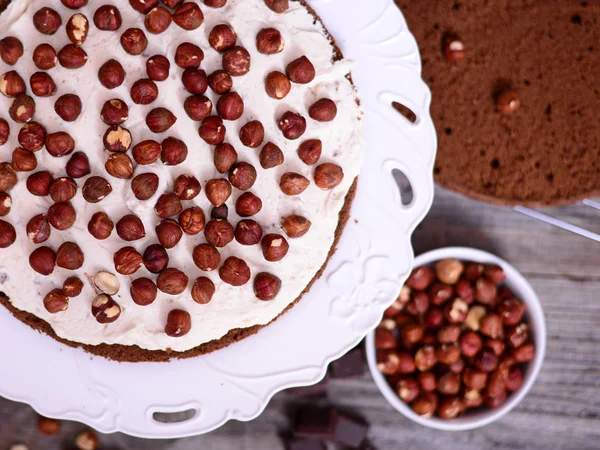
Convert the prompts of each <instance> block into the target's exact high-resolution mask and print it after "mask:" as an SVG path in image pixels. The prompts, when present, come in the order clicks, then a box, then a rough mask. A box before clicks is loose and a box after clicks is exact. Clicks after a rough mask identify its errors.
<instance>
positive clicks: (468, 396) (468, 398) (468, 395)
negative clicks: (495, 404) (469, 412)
mask: <svg viewBox="0 0 600 450" xmlns="http://www.w3.org/2000/svg"><path fill="white" fill-rule="evenodd" d="M462 400H463V403H464V405H465V408H477V407H479V406H481V404H482V403H483V396H482V395H481V393H480V392H479V391H477V390H475V389H471V390H468V391H466V392H465V393H464V395H463V399H462Z"/></svg>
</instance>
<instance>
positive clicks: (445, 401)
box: [437, 397, 465, 419]
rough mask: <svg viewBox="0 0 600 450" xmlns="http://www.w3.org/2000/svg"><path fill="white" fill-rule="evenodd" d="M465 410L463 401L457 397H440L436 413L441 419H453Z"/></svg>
mask: <svg viewBox="0 0 600 450" xmlns="http://www.w3.org/2000/svg"><path fill="white" fill-rule="evenodd" d="M464 410H465V405H464V403H463V401H462V400H461V399H460V398H458V397H445V398H442V400H441V401H440V404H439V406H438V410H437V412H438V415H439V416H440V417H441V418H442V419H454V418H455V417H457V416H459V415H460V414H461V413H462V412H463V411H464Z"/></svg>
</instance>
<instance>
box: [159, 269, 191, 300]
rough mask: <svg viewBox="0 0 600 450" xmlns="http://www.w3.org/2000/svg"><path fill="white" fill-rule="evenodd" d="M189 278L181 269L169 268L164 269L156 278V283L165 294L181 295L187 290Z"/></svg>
mask: <svg viewBox="0 0 600 450" xmlns="http://www.w3.org/2000/svg"><path fill="white" fill-rule="evenodd" d="M188 282H189V279H188V277H187V275H186V274H185V273H183V272H182V271H181V270H179V269H175V268H172V267H171V268H168V269H165V270H163V271H162V272H161V273H160V274H159V275H158V278H157V279H156V285H157V286H158V289H160V290H161V291H162V292H164V293H165V294H169V295H179V294H181V293H182V292H183V291H185V290H186V288H187V286H188Z"/></svg>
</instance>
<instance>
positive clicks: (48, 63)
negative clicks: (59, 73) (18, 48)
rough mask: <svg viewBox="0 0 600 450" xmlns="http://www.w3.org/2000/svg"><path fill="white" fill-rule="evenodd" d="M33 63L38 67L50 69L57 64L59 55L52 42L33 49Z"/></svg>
mask: <svg viewBox="0 0 600 450" xmlns="http://www.w3.org/2000/svg"><path fill="white" fill-rule="evenodd" d="M32 58H33V63H34V64H35V66H36V67H37V68H38V69H42V70H50V69H52V68H53V67H55V66H56V63H57V62H58V56H57V55H56V50H54V47H52V46H51V45H50V44H40V45H38V46H37V47H36V48H35V49H34V50H33V56H32Z"/></svg>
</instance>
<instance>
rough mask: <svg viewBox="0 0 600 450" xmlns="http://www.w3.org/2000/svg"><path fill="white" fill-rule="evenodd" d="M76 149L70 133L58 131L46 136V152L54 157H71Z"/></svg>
mask: <svg viewBox="0 0 600 450" xmlns="http://www.w3.org/2000/svg"><path fill="white" fill-rule="evenodd" d="M74 149H75V141H74V140H73V138H72V137H71V135H69V134H68V133H65V132H64V131H58V132H56V133H50V134H48V135H47V136H46V151H47V152H48V153H50V154H51V155H52V156H54V157H61V156H65V155H69V154H71V153H72V152H73V150H74Z"/></svg>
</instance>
